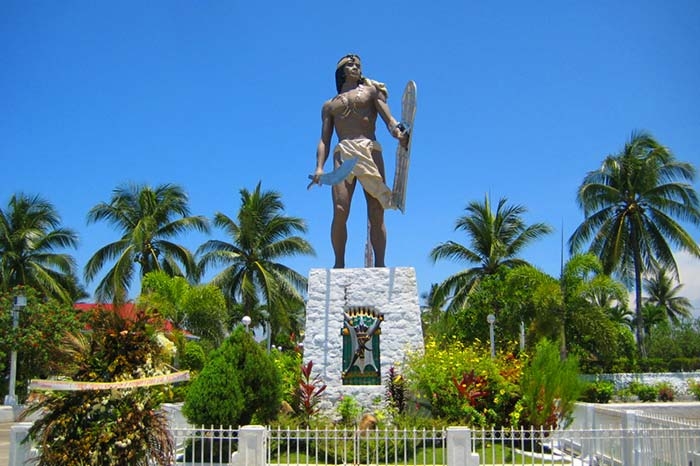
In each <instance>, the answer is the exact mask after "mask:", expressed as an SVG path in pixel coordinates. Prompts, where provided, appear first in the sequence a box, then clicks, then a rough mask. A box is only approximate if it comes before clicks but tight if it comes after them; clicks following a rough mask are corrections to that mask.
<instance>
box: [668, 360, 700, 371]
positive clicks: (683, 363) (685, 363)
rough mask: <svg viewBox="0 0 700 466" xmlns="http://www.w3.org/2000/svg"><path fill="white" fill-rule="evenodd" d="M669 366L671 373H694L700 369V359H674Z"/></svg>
mask: <svg viewBox="0 0 700 466" xmlns="http://www.w3.org/2000/svg"><path fill="white" fill-rule="evenodd" d="M668 366H669V370H670V371H671V372H692V371H696V370H698V369H700V358H673V359H671V361H669V364H668Z"/></svg>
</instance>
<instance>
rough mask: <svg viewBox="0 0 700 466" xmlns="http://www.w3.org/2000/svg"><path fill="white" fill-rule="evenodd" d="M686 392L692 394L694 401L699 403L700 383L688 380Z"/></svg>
mask: <svg viewBox="0 0 700 466" xmlns="http://www.w3.org/2000/svg"><path fill="white" fill-rule="evenodd" d="M688 391H689V392H690V393H692V394H693V396H694V397H695V399H696V400H699V401H700V382H698V381H697V380H695V379H690V380H688Z"/></svg>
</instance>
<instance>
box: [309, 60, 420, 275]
mask: <svg viewBox="0 0 700 466" xmlns="http://www.w3.org/2000/svg"><path fill="white" fill-rule="evenodd" d="M335 82H336V89H337V91H338V95H336V96H335V97H333V98H332V99H330V100H328V101H326V102H325V103H324V104H323V108H322V110H321V121H322V124H321V139H320V141H319V143H318V148H317V149H316V171H315V173H314V175H313V176H312V181H311V183H310V184H309V186H311V185H313V184H314V183H317V184H320V183H321V177H322V175H324V173H323V165H324V164H325V162H326V160H327V159H328V156H329V154H330V144H331V137H332V136H333V130H335V133H336V135H337V136H338V145H337V146H336V147H335V149H334V151H333V167H334V169H335V170H337V169H338V168H339V167H340V166H341V165H342V164H343V162H344V161H352V162H350V163H351V164H354V165H352V171H351V174H350V175H349V176H347V177H346V178H345V179H343V180H342V181H340V182H338V183H336V184H333V185H332V198H333V221H332V224H331V242H332V244H333V251H334V253H335V264H334V265H333V267H334V268H343V267H345V245H346V242H347V236H348V234H347V220H348V215H349V214H350V204H351V202H352V196H353V193H354V192H355V186H356V185H357V180H358V179H359V180H360V184H361V185H362V188H363V191H364V193H365V199H366V201H367V217H368V220H369V238H370V242H371V244H372V250H373V252H374V266H375V267H385V264H384V254H385V251H386V226H385V224H384V210H385V209H395V208H397V207H396V205H395V202H394V200H393V195H392V190H391V189H390V188H389V187H388V186H387V185H386V177H385V171H384V159H383V157H382V148H381V146H380V145H379V143H378V142H377V140H376V139H377V138H376V135H375V129H376V121H377V115H379V116H380V117H381V118H382V121H384V123H385V124H386V127H387V129H388V130H389V132H390V133H391V135H392V136H393V137H395V138H396V139H398V140H399V143H400V144H401V145H403V146H406V145H407V144H408V132H407V131H405V130H404V128H403V126H401V125H400V124H399V122H398V121H396V120H395V119H394V117H393V116H392V115H391V111H390V110H389V105H388V104H387V97H388V93H387V90H386V87H385V86H384V84H382V83H379V82H377V81H373V80H371V79H368V78H365V77H364V76H362V67H361V63H360V57H358V56H357V55H346V56H344V57H343V58H341V59H340V61H339V62H338V64H337V66H336V71H335ZM346 163H348V162H346Z"/></svg>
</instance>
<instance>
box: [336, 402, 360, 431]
mask: <svg viewBox="0 0 700 466" xmlns="http://www.w3.org/2000/svg"><path fill="white" fill-rule="evenodd" d="M336 409H337V410H338V414H339V415H340V423H341V424H342V425H344V426H353V425H355V424H356V423H357V421H358V418H359V417H360V414H361V413H362V407H361V406H360V404H359V403H358V402H357V400H356V399H355V398H354V397H352V396H349V395H345V396H343V397H342V398H341V399H340V403H338V406H337V408H336Z"/></svg>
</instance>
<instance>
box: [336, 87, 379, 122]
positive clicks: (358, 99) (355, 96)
mask: <svg viewBox="0 0 700 466" xmlns="http://www.w3.org/2000/svg"><path fill="white" fill-rule="evenodd" d="M373 110H374V106H373V105H372V93H371V90H370V89H369V88H368V87H367V86H358V87H356V88H355V89H352V90H350V91H347V92H343V93H341V94H338V95H337V96H335V97H334V98H333V100H332V101H331V114H332V115H333V116H334V117H335V118H341V119H345V118H357V117H366V116H368V114H369V113H372V112H373Z"/></svg>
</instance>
